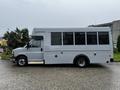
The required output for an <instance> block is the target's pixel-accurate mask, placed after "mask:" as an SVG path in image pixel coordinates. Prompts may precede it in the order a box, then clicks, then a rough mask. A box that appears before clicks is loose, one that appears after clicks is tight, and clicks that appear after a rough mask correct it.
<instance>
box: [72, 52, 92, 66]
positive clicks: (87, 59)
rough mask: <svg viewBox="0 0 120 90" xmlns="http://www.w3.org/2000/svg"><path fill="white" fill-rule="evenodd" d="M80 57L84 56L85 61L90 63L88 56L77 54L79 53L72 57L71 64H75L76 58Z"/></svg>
mask: <svg viewBox="0 0 120 90" xmlns="http://www.w3.org/2000/svg"><path fill="white" fill-rule="evenodd" d="M80 57H85V58H86V61H87V63H88V64H90V59H89V58H88V56H87V55H85V54H79V55H76V56H75V58H74V59H73V64H76V62H77V60H78V58H80Z"/></svg>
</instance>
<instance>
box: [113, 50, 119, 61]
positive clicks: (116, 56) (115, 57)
mask: <svg viewBox="0 0 120 90" xmlns="http://www.w3.org/2000/svg"><path fill="white" fill-rule="evenodd" d="M114 61H116V62H120V52H116V53H114Z"/></svg>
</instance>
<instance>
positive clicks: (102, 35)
mask: <svg viewBox="0 0 120 90" xmlns="http://www.w3.org/2000/svg"><path fill="white" fill-rule="evenodd" d="M98 37H99V44H101V45H103V44H109V33H108V32H98Z"/></svg>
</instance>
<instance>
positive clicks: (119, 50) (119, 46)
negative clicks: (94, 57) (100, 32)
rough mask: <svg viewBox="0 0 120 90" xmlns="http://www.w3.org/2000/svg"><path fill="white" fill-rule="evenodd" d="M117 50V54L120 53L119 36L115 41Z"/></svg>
mask: <svg viewBox="0 0 120 90" xmlns="http://www.w3.org/2000/svg"><path fill="white" fill-rule="evenodd" d="M117 49H118V52H120V35H119V36H118V39H117Z"/></svg>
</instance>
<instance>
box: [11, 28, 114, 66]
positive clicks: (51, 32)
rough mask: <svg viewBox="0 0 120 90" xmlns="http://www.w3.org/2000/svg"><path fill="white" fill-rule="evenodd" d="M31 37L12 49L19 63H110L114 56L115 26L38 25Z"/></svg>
mask: <svg viewBox="0 0 120 90" xmlns="http://www.w3.org/2000/svg"><path fill="white" fill-rule="evenodd" d="M31 37H32V39H31V41H30V42H29V43H28V44H27V45H25V46H24V47H22V48H17V49H14V50H13V51H12V54H13V57H14V59H12V60H13V62H15V63H16V64H17V65H19V66H25V65H27V64H35V63H36V64H39V63H42V64H76V65H78V66H79V67H85V66H87V65H89V64H90V63H108V62H110V61H112V60H113V44H112V35H111V30H110V28H108V27H88V28H34V30H33V32H32V36H31Z"/></svg>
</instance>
